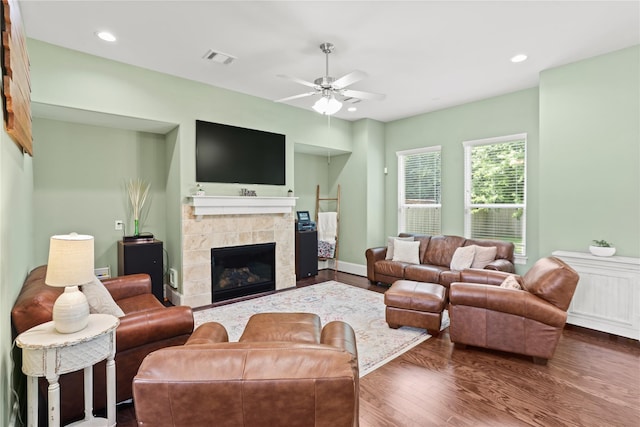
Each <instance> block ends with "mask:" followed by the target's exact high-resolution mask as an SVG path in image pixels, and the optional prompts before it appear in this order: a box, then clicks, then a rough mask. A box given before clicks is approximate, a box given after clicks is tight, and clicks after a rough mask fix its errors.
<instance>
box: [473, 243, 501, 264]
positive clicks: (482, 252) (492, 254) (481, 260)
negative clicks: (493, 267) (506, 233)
mask: <svg viewBox="0 0 640 427" xmlns="http://www.w3.org/2000/svg"><path fill="white" fill-rule="evenodd" d="M472 247H475V250H476V254H475V255H474V257H473V263H472V264H471V268H485V267H486V266H487V264H489V263H490V262H491V261H493V260H494V259H496V253H497V252H498V248H497V247H495V246H478V245H473V246H472Z"/></svg>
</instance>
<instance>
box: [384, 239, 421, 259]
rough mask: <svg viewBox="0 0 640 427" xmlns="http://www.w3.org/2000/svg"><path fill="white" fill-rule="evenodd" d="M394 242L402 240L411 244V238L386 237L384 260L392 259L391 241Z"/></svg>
mask: <svg viewBox="0 0 640 427" xmlns="http://www.w3.org/2000/svg"><path fill="white" fill-rule="evenodd" d="M394 240H404V241H406V242H413V240H414V239H413V236H409V237H393V236H389V237H387V255H385V257H384V259H393V241H394Z"/></svg>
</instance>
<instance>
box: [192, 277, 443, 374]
mask: <svg viewBox="0 0 640 427" xmlns="http://www.w3.org/2000/svg"><path fill="white" fill-rule="evenodd" d="M384 310H385V306H384V295H383V294H380V293H378V292H372V291H369V290H366V289H361V288H358V287H355V286H350V285H345V284H344V283H339V282H336V281H328V282H323V283H319V284H316V285H311V286H306V287H303V288H297V289H293V290H287V291H283V292H278V293H275V294H271V295H267V296H264V297H259V298H254V299H250V300H246V301H240V302H237V303H233V304H229V305H224V306H221V307H214V308H209V309H206V310H201V311H196V312H194V313H193V317H194V320H195V325H196V326H199V325H201V324H203V323H206V322H219V323H221V324H223V325H224V327H225V328H226V329H227V332H228V333H229V341H238V339H239V338H240V335H242V331H243V330H244V327H245V325H246V324H247V321H248V320H249V317H251V315H253V314H255V313H266V312H304V313H315V314H317V315H318V316H320V319H321V321H322V325H325V324H327V323H328V322H331V321H333V320H342V321H343V322H347V323H348V324H349V325H351V327H352V328H353V329H354V331H355V333H356V344H357V347H358V361H359V368H360V376H361V377H363V376H365V375H366V374H368V373H369V372H371V371H373V370H374V369H376V368H378V367H380V366H382V365H384V364H385V363H387V362H389V361H390V360H392V359H394V358H396V357H398V356H399V355H401V354H402V353H404V352H406V351H407V350H410V349H411V348H413V347H415V346H416V345H418V344H420V343H421V342H423V341H425V340H426V339H428V338H429V337H431V335H429V334H428V333H427V332H426V331H425V330H424V329H418V328H410V327H406V326H405V327H401V328H399V329H391V328H389V326H388V325H387V323H386V322H385V320H384ZM445 314H446V312H445ZM447 326H449V319H448V317H447V316H446V315H445V316H443V322H442V329H444V328H446V327H447Z"/></svg>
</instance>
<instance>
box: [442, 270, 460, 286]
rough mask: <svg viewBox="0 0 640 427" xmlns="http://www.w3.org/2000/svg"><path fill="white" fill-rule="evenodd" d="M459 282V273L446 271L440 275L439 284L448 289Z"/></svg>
mask: <svg viewBox="0 0 640 427" xmlns="http://www.w3.org/2000/svg"><path fill="white" fill-rule="evenodd" d="M459 281H460V272H459V271H457V270H448V271H443V272H442V273H440V284H441V285H442V286H444V287H445V288H447V289H449V287H450V286H451V284H452V283H453V282H459Z"/></svg>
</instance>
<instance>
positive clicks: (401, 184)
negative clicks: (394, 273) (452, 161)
mask: <svg viewBox="0 0 640 427" xmlns="http://www.w3.org/2000/svg"><path fill="white" fill-rule="evenodd" d="M436 151H439V152H440V162H441V163H440V182H441V184H440V185H441V187H440V200H442V146H440V145H434V146H431V147H423V148H416V149H412V150H403V151H397V152H396V157H397V158H398V232H399V233H402V232H405V231H406V224H405V222H404V214H403V210H404V209H407V208H408V207H409V205H406V204H405V203H404V201H405V181H404V173H405V168H404V165H405V163H404V160H405V158H406V156H410V155H412V154H423V153H429V152H436ZM410 206H411V207H412V208H427V209H436V208H437V209H440V214H441V215H440V232H439V233H438V234H441V233H442V203H431V204H412V205H410Z"/></svg>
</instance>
